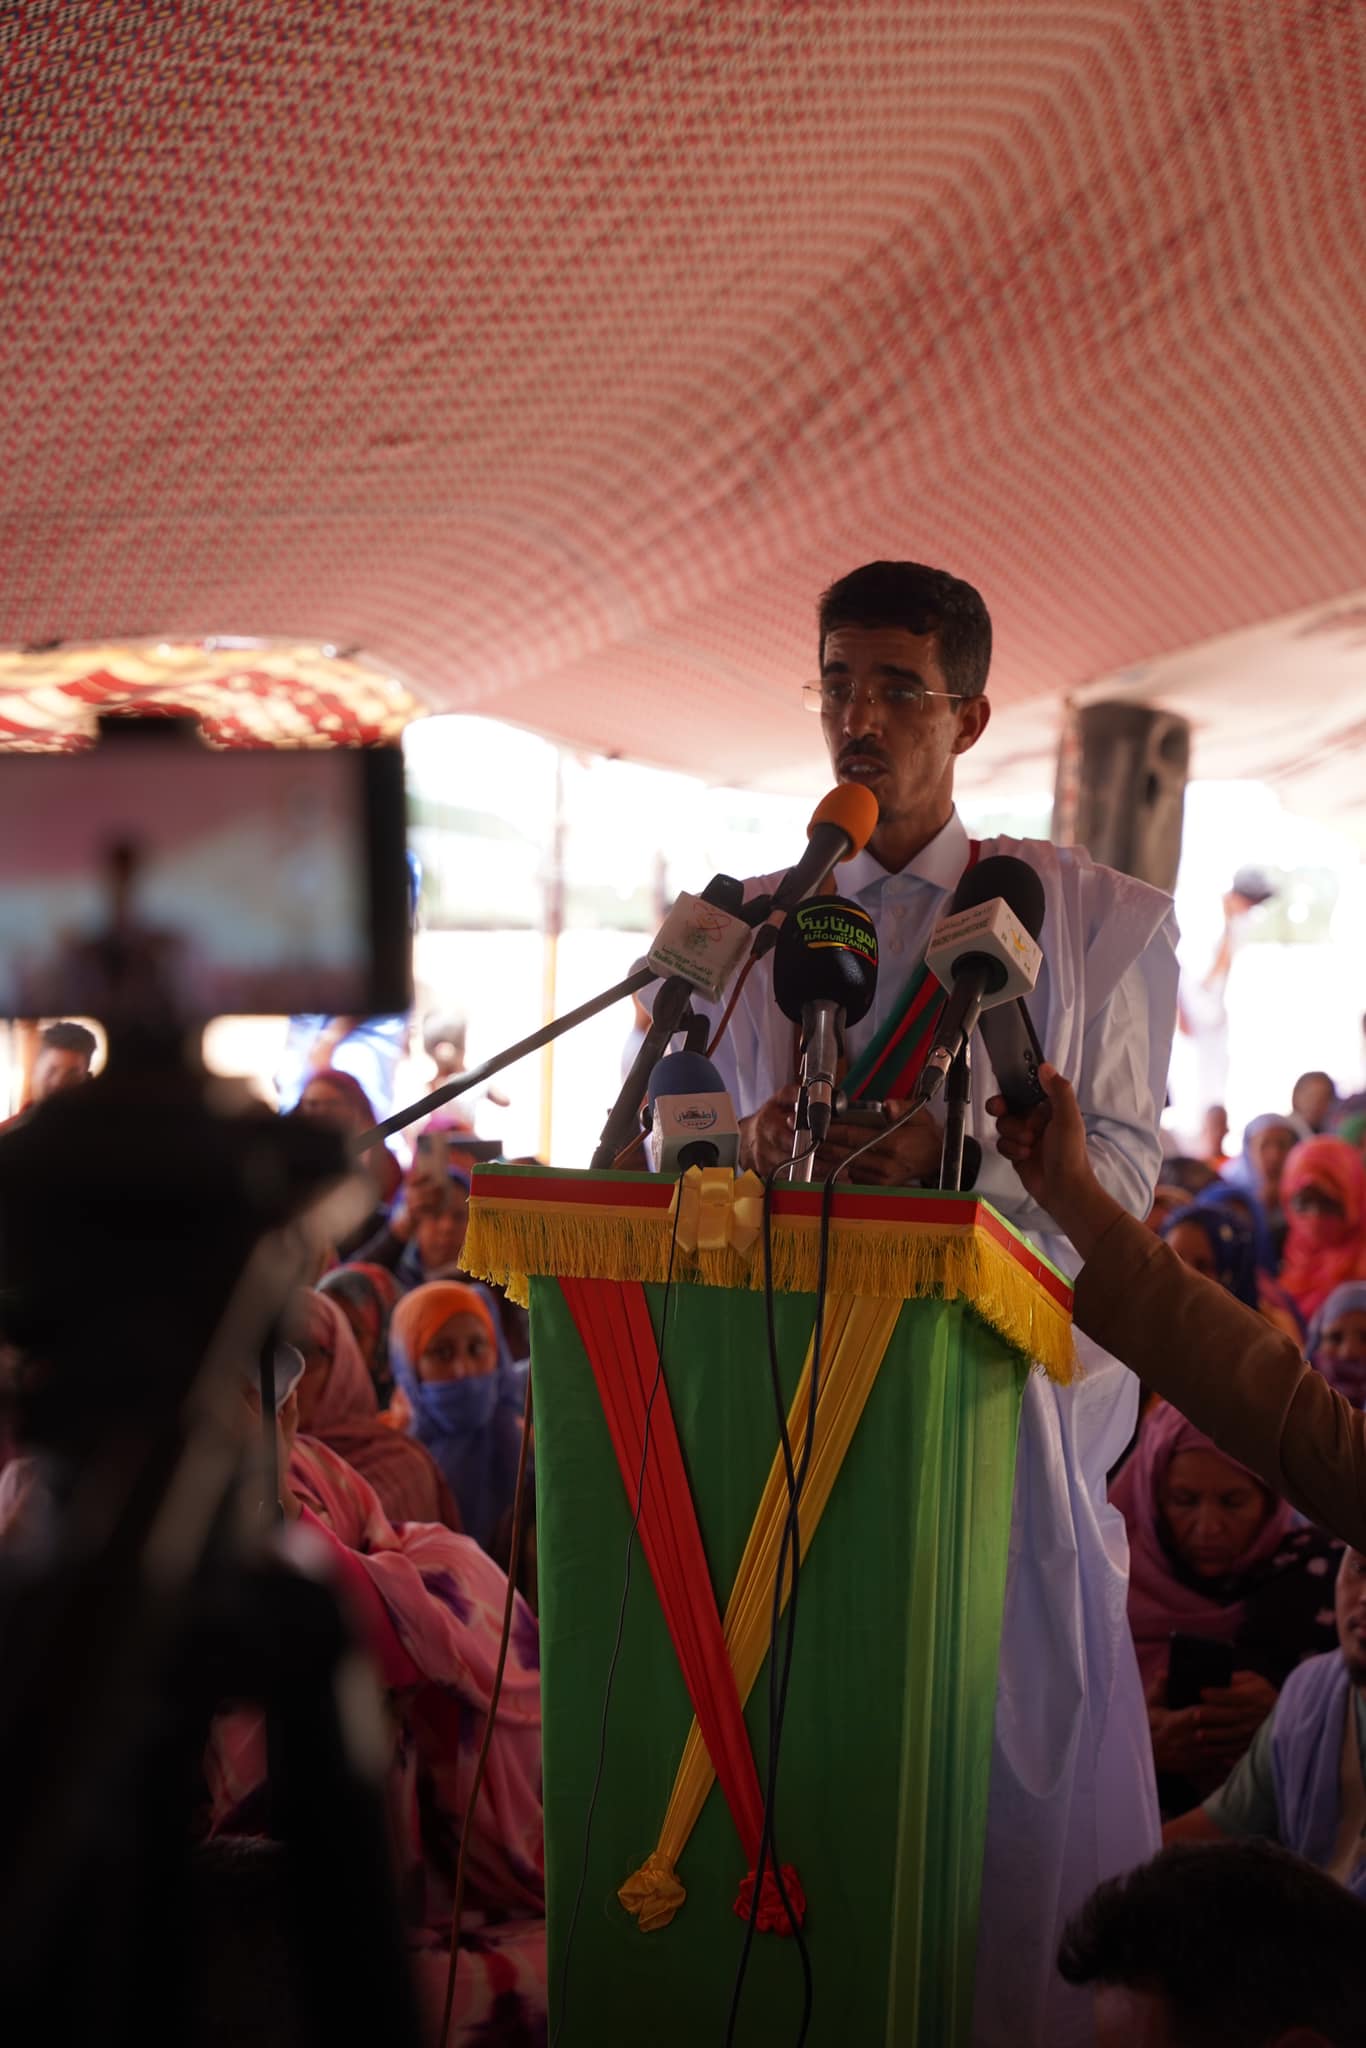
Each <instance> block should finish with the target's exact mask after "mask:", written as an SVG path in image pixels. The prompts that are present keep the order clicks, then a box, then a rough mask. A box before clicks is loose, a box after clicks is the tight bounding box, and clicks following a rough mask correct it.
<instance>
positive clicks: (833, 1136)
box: [816, 1102, 944, 1188]
mask: <svg viewBox="0 0 1366 2048" xmlns="http://www.w3.org/2000/svg"><path fill="white" fill-rule="evenodd" d="M908 1107H909V1105H908V1104H907V1103H904V1102H888V1103H887V1105H886V1111H887V1119H888V1121H889V1122H895V1120H896V1119H897V1117H899V1116H904V1115H905V1113H906V1110H907V1108H908ZM875 1135H876V1133H875V1131H873V1130H870V1129H869V1127H868V1126H867V1124H846V1123H840V1122H839V1121H838V1120H836V1122H834V1123H832V1124H831V1126H830V1131H829V1135H828V1136H827V1138H826V1141H825V1143H824V1144H823V1145H822V1146H821V1149H820V1151H819V1152H818V1153H817V1154H816V1179H817V1180H825V1179H826V1177H827V1176H828V1175H829V1174H832V1173H833V1172H834V1170H835V1168H836V1167H837V1166H838V1165H840V1163H841V1162H842V1161H843V1160H845V1159H847V1158H848V1157H849V1154H850V1153H851V1152H857V1151H858V1150H859V1147H860V1146H862V1145H866V1144H867V1143H868V1140H869V1139H870V1138H871V1137H874V1136H875ZM943 1149H944V1134H943V1132H942V1131H941V1130H940V1128H939V1126H938V1124H936V1122H935V1120H934V1118H933V1117H932V1116H931V1115H930V1113H929V1111H928V1110H927V1109H922V1110H920V1111H918V1113H917V1114H916V1115H915V1116H913V1117H912V1118H911V1120H910V1122H909V1123H908V1124H903V1125H902V1127H901V1129H900V1130H899V1131H892V1132H889V1133H888V1135H887V1136H886V1137H884V1138H879V1139H878V1142H877V1144H876V1145H874V1147H873V1148H872V1150H871V1151H870V1152H865V1153H864V1154H863V1156H862V1158H860V1159H856V1160H855V1161H854V1164H853V1165H852V1166H851V1167H850V1169H849V1172H848V1175H847V1178H848V1179H849V1180H851V1181H853V1182H855V1183H856V1184H858V1183H861V1184H863V1185H864V1186H871V1187H883V1188H904V1187H909V1186H910V1184H911V1182H912V1181H918V1180H926V1179H930V1178H933V1177H934V1176H935V1175H937V1173H938V1171H939V1161H940V1157H941V1155H942V1153H943Z"/></svg>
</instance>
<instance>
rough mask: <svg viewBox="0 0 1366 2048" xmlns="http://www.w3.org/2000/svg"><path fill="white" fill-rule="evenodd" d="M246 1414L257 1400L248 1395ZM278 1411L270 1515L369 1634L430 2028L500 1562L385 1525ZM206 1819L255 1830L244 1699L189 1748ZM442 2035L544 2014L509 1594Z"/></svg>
mask: <svg viewBox="0 0 1366 2048" xmlns="http://www.w3.org/2000/svg"><path fill="white" fill-rule="evenodd" d="M252 1405H253V1406H254V1409H255V1413H256V1414H257V1415H259V1412H260V1406H259V1401H256V1402H255V1403H253V1404H252ZM297 1423H298V1416H297V1412H296V1404H295V1401H294V1400H293V1399H292V1398H291V1399H287V1400H286V1402H285V1403H284V1404H283V1406H282V1409H281V1414H280V1429H279V1437H280V1467H281V1472H282V1473H283V1474H285V1475H286V1477H285V1480H284V1483H283V1484H282V1487H281V1496H282V1502H283V1505H284V1508H285V1513H286V1517H287V1518H288V1519H289V1520H291V1521H293V1522H295V1523H296V1524H297V1525H298V1526H299V1527H300V1528H301V1529H302V1530H305V1531H307V1532H308V1533H310V1534H311V1535H312V1536H313V1538H314V1539H315V1541H316V1542H317V1543H318V1544H320V1545H323V1544H325V1545H326V1564H327V1567H328V1568H329V1570H330V1572H331V1575H332V1577H333V1579H334V1581H335V1582H336V1584H337V1590H338V1592H339V1594H340V1596H341V1597H342V1598H343V1599H344V1600H346V1601H347V1603H348V1605H349V1607H350V1610H351V1614H352V1618H353V1620H354V1622H355V1624H356V1627H357V1629H358V1632H359V1634H360V1637H361V1640H362V1642H363V1643H364V1645H365V1647H366V1648H367V1649H368V1650H369V1652H370V1655H371V1658H372V1661H373V1663H374V1665H375V1667H376V1669H377V1671H378V1674H379V1677H380V1681H381V1684H382V1685H383V1687H384V1690H385V1695H386V1699H387V1702H388V1707H389V1716H388V1725H387V1731H386V1732H387V1736H388V1740H389V1743H390V1751H389V1763H388V1797H387V1801H386V1804H387V1806H388V1810H389V1814H390V1819H391V1827H392V1829H393V1832H394V1835H395V1851H396V1855H397V1857H398V1860H399V1871H398V1879H399V1887H398V1888H399V1895H400V1898H401V1899H402V1901H403V1904H404V1910H405V1917H406V1919H407V1921H408V1928H409V1940H410V1944H411V1946H412V1949H413V1951H414V1962H415V1967H416V1977H417V1988H418V1993H419V1999H420V2003H421V2008H422V2011H423V2015H424V2017H425V2020H426V2023H427V2029H428V2031H429V2035H430V2038H432V2039H433V2040H435V2039H436V2038H437V2036H438V2032H439V2024H438V2023H439V2019H440V2014H441V2005H442V1998H443V1993H444V1989H445V1980H446V1963H447V1956H448V1952H449V1942H450V1923H451V1913H452V1910H453V1907H454V1884H455V1871H456V1859H457V1857H458V1855H459V1849H460V1835H461V1830H462V1828H463V1826H464V1820H465V1813H466V1809H467V1807H468V1804H469V1795H470V1790H471V1786H472V1781H473V1774H474V1768H475V1762H476V1758H477V1756H478V1752H479V1745H480V1742H481V1740H482V1737H483V1732H484V1722H485V1719H486V1717H487V1714H488V1711H489V1705H490V1700H491V1696H492V1683H493V1674H494V1670H495V1667H496V1664H497V1660H498V1647H499V1640H500V1636H501V1631H502V1622H503V1614H504V1609H505V1605H506V1601H507V1580H506V1578H505V1576H504V1575H503V1573H502V1572H500V1571H499V1570H498V1568H497V1566H496V1565H494V1564H493V1563H492V1562H491V1560H490V1559H488V1558H487V1557H486V1556H485V1555H484V1553H483V1552H482V1551H481V1550H480V1549H479V1547H478V1545H477V1544H475V1543H473V1542H471V1541H470V1539H469V1538H468V1537H465V1536H459V1535H454V1534H452V1532H451V1531H450V1530H448V1529H443V1528H440V1527H438V1526H435V1525H432V1524H423V1523H415V1522H410V1523H408V1524H407V1525H406V1526H404V1527H402V1528H399V1529H395V1528H394V1527H393V1526H392V1524H391V1523H390V1522H389V1520H388V1519H387V1517H386V1516H385V1514H384V1511H383V1509H382V1507H381V1505H380V1502H379V1499H378V1497H377V1495H376V1494H375V1492H374V1490H373V1489H372V1488H371V1487H370V1486H368V1485H367V1484H366V1482H365V1481H364V1479H362V1478H361V1476H360V1474H359V1473H358V1472H356V1470H355V1469H354V1467H352V1466H351V1465H350V1464H348V1463H347V1462H346V1461H345V1460H343V1459H342V1458H339V1457H338V1456H337V1455H336V1453H335V1452H333V1451H331V1450H329V1449H328V1447H327V1445H326V1444H323V1443H320V1442H317V1441H313V1440H311V1439H310V1438H308V1437H307V1436H305V1435H302V1434H299V1435H296V1434H295V1431H296V1428H297ZM207 1777H208V1785H209V1794H210V1808H211V1825H210V1834H211V1836H212V1837H219V1836H224V1835H233V1834H259V1833H261V1832H262V1821H261V1814H262V1804H261V1798H260V1793H261V1789H262V1786H263V1784H264V1782H265V1750H264V1743H263V1740H262V1728H261V1721H260V1717H259V1715H257V1714H255V1713H252V1712H249V1711H248V1712H238V1713H235V1714H230V1715H226V1716H224V1717H222V1718H221V1719H220V1720H219V1721H218V1722H216V1723H215V1725H214V1730H213V1735H212V1737H211V1742H210V1749H209V1755H208V1759H207ZM466 1865H467V1879H466V1892H465V1907H464V1910H463V1912H462V1916H461V1927H462V1934H463V1937H464V1938H463V1940H462V1944H461V1955H460V1965H459V1970H458V1972H457V1977H456V2003H455V2021H456V2023H455V2025H454V2026H453V2029H452V2035H451V2039H452V2041H453V2042H456V2043H460V2042H468V2043H471V2044H472V2043H474V2042H476V2041H485V2040H490V2041H492V2040H499V2041H521V2040H526V2041H531V2040H533V2039H541V2038H543V2032H544V2024H545V2019H544V2015H545V1921H544V1913H545V1904H544V1879H545V1858H544V1843H543V1832H542V1815H541V1698H540V1648H539V1641H538V1635H537V1627H536V1622H535V1619H534V1617H533V1616H532V1615H531V1614H530V1613H529V1612H528V1611H527V1609H526V1607H525V1606H524V1604H523V1603H522V1601H521V1600H520V1599H516V1600H514V1606H513V1615H512V1630H511V1635H510V1637H509V1642H508V1657H507V1665H506V1669H505V1672H504V1676H503V1684H502V1691H501V1694H500V1696H499V1700H498V1708H497V1715H496V1720H495V1725H494V1735H493V1740H492V1745H491V1748H490V1751H489V1758H488V1767H487V1771H486V1774H485V1777H484V1782H483V1787H482V1790H481V1792H480V1796H479V1802H478V1805H477V1807H476V1809H475V1813H474V1815H473V1818H472V1833H471V1837H470V1843H469V1850H468V1853H467V1859H466Z"/></svg>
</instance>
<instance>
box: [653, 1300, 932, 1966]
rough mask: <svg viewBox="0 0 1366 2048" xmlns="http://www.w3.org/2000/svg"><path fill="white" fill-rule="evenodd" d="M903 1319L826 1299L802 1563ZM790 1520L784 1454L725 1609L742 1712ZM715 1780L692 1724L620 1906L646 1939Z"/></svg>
mask: <svg viewBox="0 0 1366 2048" xmlns="http://www.w3.org/2000/svg"><path fill="white" fill-rule="evenodd" d="M900 1313H901V1305H900V1303H899V1302H893V1301H851V1300H850V1299H849V1298H848V1297H847V1296H845V1295H832V1296H830V1297H828V1298H827V1301H826V1314H825V1327H824V1331H823V1334H822V1340H821V1352H822V1357H823V1360H824V1363H823V1366H822V1370H821V1390H820V1398H819V1399H818V1401H817V1403H816V1430H815V1436H814V1439H813V1442H812V1446H811V1465H810V1469H809V1471H808V1472H807V1475H806V1484H805V1485H804V1486H803V1488H802V1498H801V1507H800V1510H799V1513H798V1527H799V1531H800V1536H801V1551H802V1556H803V1558H805V1556H806V1554H807V1552H808V1550H809V1549H810V1548H811V1544H812V1540H813V1538H814V1537H815V1534H816V1530H817V1529H818V1527H819V1526H820V1520H821V1517H822V1515H823V1514H824V1513H825V1509H826V1503H827V1502H828V1501H829V1499H830V1495H831V1493H832V1492H833V1491H834V1486H835V1481H836V1480H837V1479H838V1478H839V1475H840V1468H841V1466H842V1465H843V1464H844V1458H845V1453H846V1452H847V1451H848V1449H849V1446H850V1444H851V1443H852V1442H853V1440H854V1432H855V1431H856V1430H857V1428H858V1425H859V1421H860V1419H861V1417H862V1415H863V1411H864V1408H865V1407H866V1405H867V1401H868V1396H869V1395H870V1394H871V1393H872V1391H873V1384H874V1382H875V1380H876V1379H877V1376H878V1370H879V1368H880V1367H881V1364H882V1361H883V1359H884V1358H885V1357H886V1355H887V1346H888V1345H889V1344H890V1343H891V1341H892V1332H893V1331H894V1330H895V1329H896V1321H897V1317H898V1316H899V1315H900ZM814 1346H815V1332H814V1331H813V1332H812V1342H811V1343H810V1344H809V1345H808V1346H807V1351H806V1361H805V1363H804V1365H803V1366H802V1376H801V1378H800V1379H799V1380H798V1382H797V1390H796V1392H795V1393H794V1395H793V1396H792V1405H791V1407H790V1408H789V1410H788V1415H787V1434H788V1440H789V1442H790V1443H791V1445H792V1455H793V1458H794V1460H799V1459H800V1457H801V1451H802V1445H803V1443H804V1442H805V1438H806V1421H807V1411H808V1409H809V1407H810V1403H811V1354H812V1351H813V1349H814ZM787 1516H788V1498H787V1467H786V1465H785V1463H784V1461H783V1455H782V1450H781V1448H779V1449H778V1450H776V1451H775V1452H774V1454H773V1462H772V1464H771V1465H770V1467H769V1472H768V1480H767V1483H766V1484H765V1487H764V1491H763V1495H762V1497H761V1499H760V1501H759V1506H758V1508H757V1510H756V1512H755V1516H754V1520H753V1522H752V1523H751V1525H750V1531H749V1535H748V1537H747V1538H746V1541H745V1549H744V1555H743V1556H742V1557H741V1559H740V1563H739V1565H738V1567H737V1569H736V1573H735V1583H734V1585H733V1586H732V1588H731V1594H730V1599H729V1600H728V1601H727V1603H726V1618H725V1624H724V1626H725V1637H726V1651H727V1654H728V1655H729V1657H730V1662H731V1668H732V1670H733V1671H734V1673H735V1686H736V1690H737V1691H738V1693H739V1695H740V1704H741V1706H743V1705H744V1704H745V1702H746V1700H747V1699H748V1698H749V1696H750V1693H751V1692H752V1691H753V1689H754V1682H755V1680H756V1679H757V1678H758V1676H759V1673H760V1671H761V1669H762V1668H763V1663H764V1659H765V1657H766V1656H767V1655H768V1647H769V1642H768V1639H769V1624H770V1621H771V1618H772V1612H773V1584H774V1581H775V1580H776V1578H777V1576H778V1557H779V1553H780V1551H781V1549H782V1539H783V1530H784V1528H785V1526H786V1523H787ZM791 1590H792V1560H791V1557H790V1556H789V1558H788V1560H787V1568H786V1570H785V1572H784V1575H783V1591H782V1607H783V1608H785V1607H786V1606H787V1601H788V1595H789V1594H790V1592H791ZM780 1611H781V1610H780ZM715 1778H716V1767H715V1765H714V1764H713V1763H712V1760H711V1754H710V1751H709V1750H708V1748H707V1745H706V1743H705V1741H704V1740H703V1737H702V1730H701V1729H700V1728H699V1727H698V1725H697V1721H696V1719H695V1718H694V1720H693V1723H692V1726H691V1727H690V1728H689V1730H688V1735H687V1740H686V1741H685V1743H684V1745H683V1754H682V1756H681V1758H680V1759H679V1764H678V1770H677V1772H676V1774H675V1777H674V1783H673V1790H672V1792H671V1793H670V1795H669V1805H668V1809H667V1811H666V1813H665V1815H664V1820H663V1823H662V1825H661V1827H660V1830H659V1840H658V1841H657V1842H656V1844H655V1847H654V1849H653V1850H652V1851H651V1853H650V1855H649V1856H647V1857H646V1859H645V1862H644V1863H643V1864H642V1865H641V1867H640V1869H639V1870H638V1871H636V1872H635V1874H634V1875H633V1876H631V1877H628V1878H627V1880H626V1882H625V1884H624V1885H622V1887H621V1889H620V1890H619V1891H618V1893H617V1897H618V1898H619V1899H620V1900H621V1903H622V1905H623V1906H624V1907H625V1908H626V1910H627V1912H628V1913H632V1914H634V1915H635V1917H636V1919H637V1921H638V1922H639V1925H640V1927H641V1929H642V1931H643V1932H644V1933H646V1934H649V1933H652V1932H653V1931H654V1929H656V1928H658V1927H667V1926H668V1924H669V1922H670V1921H671V1920H672V1919H673V1917H674V1914H675V1913H676V1912H677V1911H678V1909H679V1907H680V1906H681V1905H682V1904H683V1901H684V1898H685V1896H686V1894H685V1892H684V1888H683V1886H682V1884H681V1883H680V1881H679V1879H678V1878H677V1877H676V1876H675V1874H674V1872H675V1866H676V1864H677V1863H678V1860H679V1858H680V1857H681V1856H682V1854H683V1851H684V1850H685V1849H686V1847H687V1845H688V1841H689V1838H690V1837H691V1835H692V1831H693V1829H694V1828H695V1827H696V1825H697V1822H698V1819H699V1817H700V1815H701V1812H702V1808H703V1807H704V1806H705V1804H706V1802H707V1795H708V1793H709V1792H710V1791H711V1788H712V1785H713V1783H714V1781H715Z"/></svg>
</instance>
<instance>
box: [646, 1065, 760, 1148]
mask: <svg viewBox="0 0 1366 2048" xmlns="http://www.w3.org/2000/svg"><path fill="white" fill-rule="evenodd" d="M649 1104H650V1115H651V1127H650V1137H649V1147H648V1150H649V1157H650V1168H651V1171H652V1172H654V1173H673V1174H678V1173H686V1172H687V1170H688V1168H689V1167H690V1166H735V1165H737V1164H738V1162H739V1157H740V1132H739V1127H738V1125H737V1124H736V1121H735V1110H734V1107H733V1105H732V1103H731V1099H730V1097H729V1095H728V1094H727V1093H726V1084H725V1082H724V1081H723V1080H722V1079H721V1076H720V1074H719V1073H718V1072H717V1070H716V1068H715V1067H714V1066H713V1065H712V1063H711V1061H710V1060H709V1059H706V1058H704V1056H703V1055H702V1054H701V1053H698V1052H666V1053H665V1055H664V1057H663V1059H662V1060H656V1062H655V1064H654V1067H653V1069H652V1071H651V1074H650V1086H649Z"/></svg>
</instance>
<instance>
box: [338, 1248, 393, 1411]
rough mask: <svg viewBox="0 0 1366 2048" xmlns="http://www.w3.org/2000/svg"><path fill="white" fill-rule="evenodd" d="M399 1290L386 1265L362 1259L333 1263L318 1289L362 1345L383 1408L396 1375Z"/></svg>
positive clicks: (371, 1381)
mask: <svg viewBox="0 0 1366 2048" xmlns="http://www.w3.org/2000/svg"><path fill="white" fill-rule="evenodd" d="M399 1291H400V1290H399V1284H398V1280H397V1279H396V1277H395V1275H394V1274H392V1273H391V1272H390V1271H389V1270H388V1268H387V1267H386V1266H373V1265H364V1264H361V1263H360V1262H359V1261H357V1262H356V1263H354V1264H352V1265H349V1266H334V1267H333V1269H332V1271H331V1272H330V1273H324V1275H323V1277H322V1279H321V1280H320V1281H319V1282H318V1292H319V1293H320V1294H325V1295H326V1296H327V1298H328V1300H329V1301H335V1302H336V1304H337V1307H338V1308H339V1309H340V1310H341V1312H342V1314H343V1315H344V1316H345V1317H346V1320H347V1322H348V1323H349V1324H350V1325H351V1334H352V1335H353V1337H354V1338H355V1340H356V1342H357V1344H358V1345H359V1346H360V1355H361V1357H362V1358H363V1359H364V1360H365V1369H366V1371H367V1372H368V1373H369V1375H370V1384H371V1386H372V1387H373V1388H374V1390H375V1399H376V1400H377V1401H378V1402H379V1405H380V1408H381V1409H385V1408H387V1407H388V1405H389V1400H390V1397H391V1395H392V1394H393V1391H394V1376H393V1373H392V1372H391V1371H390V1369H389V1317H390V1316H391V1315H392V1313H393V1307H394V1303H395V1302H396V1301H397V1300H398V1297H399Z"/></svg>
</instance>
